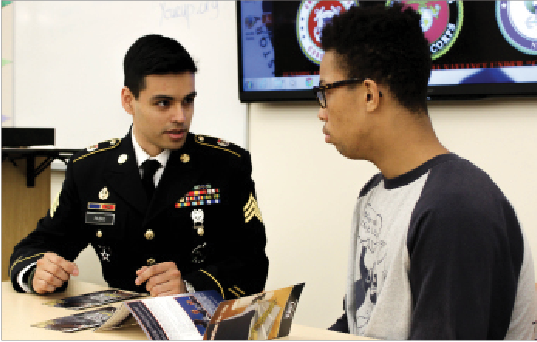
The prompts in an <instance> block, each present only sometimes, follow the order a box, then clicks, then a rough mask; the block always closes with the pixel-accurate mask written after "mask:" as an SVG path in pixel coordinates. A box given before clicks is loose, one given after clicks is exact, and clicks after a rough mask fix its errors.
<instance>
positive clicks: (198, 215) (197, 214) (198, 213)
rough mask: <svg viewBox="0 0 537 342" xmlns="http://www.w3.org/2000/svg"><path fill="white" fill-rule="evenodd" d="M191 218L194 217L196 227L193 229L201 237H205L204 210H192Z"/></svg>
mask: <svg viewBox="0 0 537 342" xmlns="http://www.w3.org/2000/svg"><path fill="white" fill-rule="evenodd" d="M190 217H192V221H193V222H194V227H192V228H193V229H196V230H197V231H198V235H199V236H203V233H204V232H205V230H204V229H203V217H204V215H203V209H194V210H192V213H190Z"/></svg>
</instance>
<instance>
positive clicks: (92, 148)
mask: <svg viewBox="0 0 537 342" xmlns="http://www.w3.org/2000/svg"><path fill="white" fill-rule="evenodd" d="M98 147H99V145H91V146H88V147H87V148H86V151H88V152H93V151H95V150H96V149H97V148H98Z"/></svg>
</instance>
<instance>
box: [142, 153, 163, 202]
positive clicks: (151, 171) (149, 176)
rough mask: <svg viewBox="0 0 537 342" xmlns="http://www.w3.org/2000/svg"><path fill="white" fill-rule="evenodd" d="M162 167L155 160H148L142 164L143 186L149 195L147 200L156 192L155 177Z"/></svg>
mask: <svg viewBox="0 0 537 342" xmlns="http://www.w3.org/2000/svg"><path fill="white" fill-rule="evenodd" d="M159 167H160V163H159V162H158V161H156V160H154V159H147V160H146V161H144V162H143V163H142V184H143V186H144V189H145V193H146V194H147V199H148V200H150V199H151V197H152V196H153V192H154V191H155V183H154V182H153V177H154V176H155V173H156V172H157V170H158V169H159Z"/></svg>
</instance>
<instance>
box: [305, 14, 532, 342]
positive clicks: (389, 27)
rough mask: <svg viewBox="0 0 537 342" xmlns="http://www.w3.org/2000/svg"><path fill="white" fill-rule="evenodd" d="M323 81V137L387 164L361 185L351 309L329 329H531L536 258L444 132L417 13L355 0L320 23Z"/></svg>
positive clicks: (375, 333)
mask: <svg viewBox="0 0 537 342" xmlns="http://www.w3.org/2000/svg"><path fill="white" fill-rule="evenodd" d="M322 47H323V49H324V50H325V55H324V57H323V60H322V63H321V66H320V82H319V84H320V86H319V87H317V88H316V89H315V92H316V95H317V98H318V100H319V104H320V106H321V109H320V110H319V114H318V117H319V119H320V120H321V121H323V122H324V127H323V133H324V134H325V141H326V142H327V143H331V144H333V145H334V146H335V147H336V149H337V150H338V151H339V152H340V153H341V154H342V155H343V156H345V157H347V158H350V159H357V160H368V161H370V162H372V163H373V164H375V165H376V166H377V167H378V169H379V170H380V173H379V174H377V175H375V176H374V177H373V178H372V179H371V180H370V181H369V182H368V183H367V184H366V185H365V186H364V188H363V189H362V190H361V192H360V194H359V198H358V202H357V205H356V209H355V216H354V219H353V223H352V233H351V240H350V245H351V246H350V256H349V274H348V276H347V289H346V296H345V300H344V303H345V304H344V309H345V313H344V315H343V316H342V317H341V318H340V319H339V320H338V321H337V322H336V323H335V324H334V325H333V326H332V327H331V328H330V329H332V330H338V331H343V332H350V333H353V334H356V335H362V336H369V337H375V338H381V339H390V340H393V339H504V338H507V339H529V338H531V336H532V321H533V319H534V315H535V308H534V293H535V290H534V282H535V281H534V268H533V262H532V258H531V253H530V249H529V245H528V243H527V241H526V240H525V238H524V235H523V232H522V230H521V227H520V224H519V222H518V219H517V217H516V214H515V211H514V209H513V207H512V206H511V204H510V203H509V201H508V200H507V199H506V197H505V196H504V194H503V193H502V192H501V190H500V189H499V188H498V187H497V186H496V184H495V183H494V182H493V181H492V180H491V179H490V178H489V176H488V175H487V174H486V173H485V172H484V171H482V170H480V169H479V168H477V167H476V166H475V165H473V164H472V163H470V162H469V161H467V160H464V159H462V158H460V157H459V156H457V155H455V154H453V153H450V152H449V151H448V150H447V149H446V148H445V147H444V146H442V144H441V143H440V142H439V140H438V138H437V137H436V135H435V132H434V130H433V127H432V124H431V120H430V118H429V116H428V112H427V83H428V78H429V74H430V68H431V57H430V53H429V46H428V43H427V40H426V39H425V37H424V35H423V33H422V31H421V27H420V16H419V15H418V14H417V13H415V12H413V11H412V10H411V9H403V8H402V7H401V6H400V5H393V6H392V7H389V6H388V7H386V6H384V5H380V6H378V5H375V6H359V7H358V6H356V7H352V8H351V9H350V10H348V11H347V12H345V13H343V14H341V15H339V16H336V17H334V18H333V20H332V22H331V23H330V24H328V25H327V26H326V27H325V28H324V30H323V32H322Z"/></svg>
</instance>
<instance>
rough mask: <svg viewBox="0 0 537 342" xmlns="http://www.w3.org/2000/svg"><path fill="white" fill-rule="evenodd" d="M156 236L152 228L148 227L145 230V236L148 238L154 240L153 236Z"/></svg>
mask: <svg viewBox="0 0 537 342" xmlns="http://www.w3.org/2000/svg"><path fill="white" fill-rule="evenodd" d="M154 237H155V233H153V231H152V230H151V229H148V230H147V231H146V232H145V238H146V239H147V240H153V238H154Z"/></svg>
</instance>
